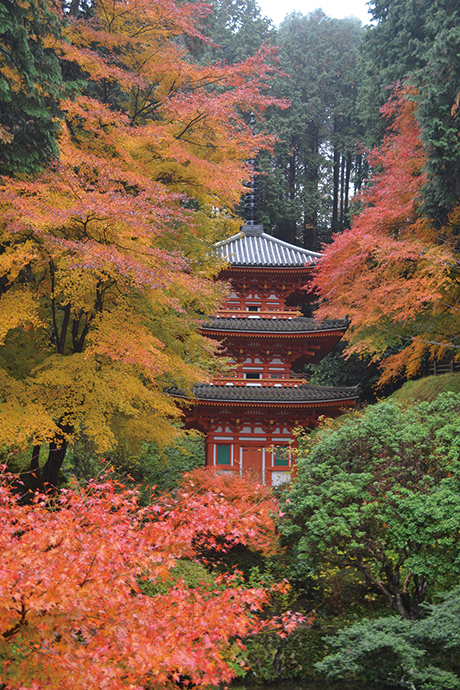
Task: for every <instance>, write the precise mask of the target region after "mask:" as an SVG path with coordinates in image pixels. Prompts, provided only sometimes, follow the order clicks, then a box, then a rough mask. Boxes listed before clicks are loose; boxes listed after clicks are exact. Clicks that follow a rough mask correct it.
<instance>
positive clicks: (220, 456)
mask: <svg viewBox="0 0 460 690" xmlns="http://www.w3.org/2000/svg"><path fill="white" fill-rule="evenodd" d="M216 448H217V464H218V465H230V464H231V463H230V446H229V445H228V444H222V443H219V444H218V445H217V446H216Z"/></svg>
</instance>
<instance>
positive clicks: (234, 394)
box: [193, 383, 359, 404]
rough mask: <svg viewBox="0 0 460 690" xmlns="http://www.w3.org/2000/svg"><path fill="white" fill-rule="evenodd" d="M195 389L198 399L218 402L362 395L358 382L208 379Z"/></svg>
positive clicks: (306, 400)
mask: <svg viewBox="0 0 460 690" xmlns="http://www.w3.org/2000/svg"><path fill="white" fill-rule="evenodd" d="M193 392H194V394H195V396H196V398H198V400H206V401H210V402H211V401H214V400H215V401H219V402H243V403H244V402H250V403H259V402H260V403H270V402H275V403H277V404H278V403H279V404H283V403H290V404H292V403H294V404H296V403H297V404H302V403H313V404H315V403H318V404H321V403H327V402H340V401H341V400H350V399H356V398H357V397H358V395H359V391H358V386H353V387H351V388H333V387H326V386H313V385H311V384H309V383H302V384H301V385H300V386H297V387H294V386H289V387H284V388H283V387H282V386H280V387H275V386H256V385H254V384H253V385H248V386H232V385H228V384H227V385H225V386H215V385H212V384H209V383H198V384H197V385H195V386H194V388H193Z"/></svg>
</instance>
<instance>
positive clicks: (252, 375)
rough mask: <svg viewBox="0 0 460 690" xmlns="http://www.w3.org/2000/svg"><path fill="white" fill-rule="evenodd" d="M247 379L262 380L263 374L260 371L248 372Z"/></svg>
mask: <svg viewBox="0 0 460 690" xmlns="http://www.w3.org/2000/svg"><path fill="white" fill-rule="evenodd" d="M244 378H245V379H261V378H262V374H261V373H260V371H247V372H246V373H245V375H244Z"/></svg>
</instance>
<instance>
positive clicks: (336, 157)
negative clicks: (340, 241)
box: [331, 146, 340, 233]
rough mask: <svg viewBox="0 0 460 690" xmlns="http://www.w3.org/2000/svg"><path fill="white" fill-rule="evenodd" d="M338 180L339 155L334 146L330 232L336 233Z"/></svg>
mask: <svg viewBox="0 0 460 690" xmlns="http://www.w3.org/2000/svg"><path fill="white" fill-rule="evenodd" d="M339 178H340V153H339V150H338V148H337V146H334V167H333V196H332V221H331V230H332V232H333V233H334V232H337V230H338V229H339V228H338V225H339V224H338V219H339Z"/></svg>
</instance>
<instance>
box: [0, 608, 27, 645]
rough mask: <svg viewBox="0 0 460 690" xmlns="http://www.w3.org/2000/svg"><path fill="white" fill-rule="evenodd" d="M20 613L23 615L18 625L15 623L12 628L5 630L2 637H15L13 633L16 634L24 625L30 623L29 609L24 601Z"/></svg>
mask: <svg viewBox="0 0 460 690" xmlns="http://www.w3.org/2000/svg"><path fill="white" fill-rule="evenodd" d="M18 613H20V614H21V617H20V619H19V621H18V622H17V623H16V625H13V627H12V628H9V630H5V632H4V633H2V637H4V638H5V639H7V640H8V639H9V638H10V637H13V635H15V634H16V633H17V632H18V631H19V630H20V629H21V628H22V627H23V626H25V625H28V621H27V620H26V614H27V610H26V607H25V604H24V602H22V603H21V609H20V611H18Z"/></svg>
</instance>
